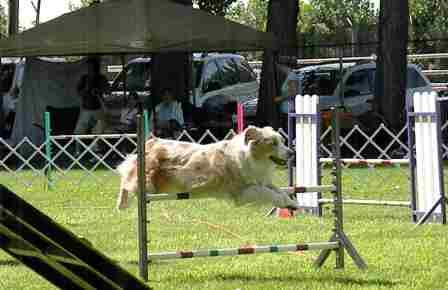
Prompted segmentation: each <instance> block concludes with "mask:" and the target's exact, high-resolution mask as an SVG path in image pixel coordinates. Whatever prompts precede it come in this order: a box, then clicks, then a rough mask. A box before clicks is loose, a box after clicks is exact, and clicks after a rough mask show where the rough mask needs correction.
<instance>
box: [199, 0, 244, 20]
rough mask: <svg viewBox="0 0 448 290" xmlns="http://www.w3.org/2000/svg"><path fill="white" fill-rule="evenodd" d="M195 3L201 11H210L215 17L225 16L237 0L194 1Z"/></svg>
mask: <svg viewBox="0 0 448 290" xmlns="http://www.w3.org/2000/svg"><path fill="white" fill-rule="evenodd" d="M194 2H195V3H196V4H197V5H198V6H199V9H201V10H205V11H208V12H210V13H212V14H214V15H221V16H224V15H225V14H226V12H227V9H228V8H229V7H230V5H231V4H233V3H234V2H236V0H194Z"/></svg>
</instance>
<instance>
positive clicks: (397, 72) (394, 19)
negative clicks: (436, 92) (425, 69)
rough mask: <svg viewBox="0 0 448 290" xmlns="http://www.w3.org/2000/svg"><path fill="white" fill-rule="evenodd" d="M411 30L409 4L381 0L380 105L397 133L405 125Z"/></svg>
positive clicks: (378, 72)
mask: <svg viewBox="0 0 448 290" xmlns="http://www.w3.org/2000/svg"><path fill="white" fill-rule="evenodd" d="M408 26H409V2H408V0H394V1H390V0H381V2H380V20H379V25H378V27H379V28H378V39H379V42H380V43H379V46H378V63H377V70H376V80H377V86H376V87H377V90H376V105H377V109H378V111H379V113H380V114H382V115H383V116H384V118H385V120H386V121H387V122H388V123H389V125H390V126H391V127H392V128H393V129H395V130H396V131H397V130H400V129H401V128H402V126H403V125H404V121H405V114H404V112H405V102H406V79H407V44H408Z"/></svg>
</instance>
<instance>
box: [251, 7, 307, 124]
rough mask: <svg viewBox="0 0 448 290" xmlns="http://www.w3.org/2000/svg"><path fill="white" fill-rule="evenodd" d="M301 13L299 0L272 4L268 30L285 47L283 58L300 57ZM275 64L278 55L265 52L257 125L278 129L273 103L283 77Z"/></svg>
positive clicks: (281, 50) (282, 52)
mask: <svg viewBox="0 0 448 290" xmlns="http://www.w3.org/2000/svg"><path fill="white" fill-rule="evenodd" d="M298 13H299V3H298V0H269V6H268V21H267V27H266V30H267V31H268V32H272V33H273V34H274V35H275V36H276V37H277V39H278V40H279V41H280V42H281V43H283V44H284V45H282V46H281V48H280V51H279V55H280V56H293V57H295V56H296V55H297V32H296V31H297V15H298ZM275 61H276V57H275V52H274V51H272V50H265V51H264V54H263V67H262V72H261V84H260V92H259V97H258V105H257V124H258V125H259V126H265V125H270V126H272V127H274V128H278V127H279V118H278V111H277V107H278V106H277V104H276V103H274V98H275V97H276V96H277V95H278V94H279V93H280V92H279V87H280V85H281V84H280V83H279V82H280V81H282V80H283V79H284V76H283V77H282V76H279V75H278V69H277V68H276V67H275V64H274V62H275ZM276 74H277V75H276Z"/></svg>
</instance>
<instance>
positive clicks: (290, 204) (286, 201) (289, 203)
mask: <svg viewBox="0 0 448 290" xmlns="http://www.w3.org/2000/svg"><path fill="white" fill-rule="evenodd" d="M274 205H275V206H276V207H279V208H288V209H291V210H297V209H299V204H298V203H297V201H295V200H294V199H291V198H290V197H289V196H288V195H286V194H282V195H281V197H280V198H279V199H278V200H277V204H274Z"/></svg>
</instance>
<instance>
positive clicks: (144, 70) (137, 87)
mask: <svg viewBox="0 0 448 290" xmlns="http://www.w3.org/2000/svg"><path fill="white" fill-rule="evenodd" d="M126 68H127V77H126V85H127V90H129V91H143V90H145V89H147V88H149V86H150V83H151V69H150V63H149V62H135V63H130V64H128V65H127V67H126ZM123 76H124V71H121V72H120V73H119V75H118V76H117V77H116V78H115V80H114V82H113V84H112V90H122V89H123Z"/></svg>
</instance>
